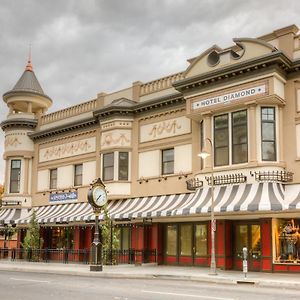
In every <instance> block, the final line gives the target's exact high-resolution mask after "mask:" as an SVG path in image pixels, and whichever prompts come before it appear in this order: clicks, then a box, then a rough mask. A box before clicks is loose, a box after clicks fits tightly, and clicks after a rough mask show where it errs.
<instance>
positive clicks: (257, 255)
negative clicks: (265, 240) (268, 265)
mask: <svg viewBox="0 0 300 300" xmlns="http://www.w3.org/2000/svg"><path fill="white" fill-rule="evenodd" d="M234 241H235V243H234V244H235V246H234V268H235V269H238V270H241V269H242V266H243V248H244V247H246V248H247V250H248V257H247V260H248V270H249V271H260V269H261V228H260V224H259V223H254V222H253V223H252V222H249V223H237V224H235V226H234Z"/></svg>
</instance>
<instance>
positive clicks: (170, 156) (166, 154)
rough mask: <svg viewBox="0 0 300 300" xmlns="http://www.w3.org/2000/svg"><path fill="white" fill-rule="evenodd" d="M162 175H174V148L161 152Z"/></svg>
mask: <svg viewBox="0 0 300 300" xmlns="http://www.w3.org/2000/svg"><path fill="white" fill-rule="evenodd" d="M161 169H162V174H163V175H167V174H173V173H174V148H171V149H164V150H162V168H161Z"/></svg>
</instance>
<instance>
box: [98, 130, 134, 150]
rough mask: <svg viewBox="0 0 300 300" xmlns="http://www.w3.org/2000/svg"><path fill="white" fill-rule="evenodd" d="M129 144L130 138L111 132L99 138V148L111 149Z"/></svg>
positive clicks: (123, 134)
mask: <svg viewBox="0 0 300 300" xmlns="http://www.w3.org/2000/svg"><path fill="white" fill-rule="evenodd" d="M128 144H130V138H128V137H127V135H126V133H121V132H119V133H117V134H114V133H113V132H109V133H105V134H102V138H101V146H102V148H104V147H111V146H116V145H118V146H127V145H128Z"/></svg>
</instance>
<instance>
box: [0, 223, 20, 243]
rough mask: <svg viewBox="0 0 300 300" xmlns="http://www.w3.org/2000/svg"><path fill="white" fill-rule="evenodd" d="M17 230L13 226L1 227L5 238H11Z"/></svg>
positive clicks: (1, 232)
mask: <svg viewBox="0 0 300 300" xmlns="http://www.w3.org/2000/svg"><path fill="white" fill-rule="evenodd" d="M16 232H17V230H16V228H14V227H11V226H5V227H3V228H0V235H3V236H4V240H5V241H6V240H8V241H9V240H10V239H11V238H12V236H13V235H14V234H15V233H16Z"/></svg>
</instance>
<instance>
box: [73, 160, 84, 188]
mask: <svg viewBox="0 0 300 300" xmlns="http://www.w3.org/2000/svg"><path fill="white" fill-rule="evenodd" d="M78 185H82V164H80V165H75V166H74V186H78Z"/></svg>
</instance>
